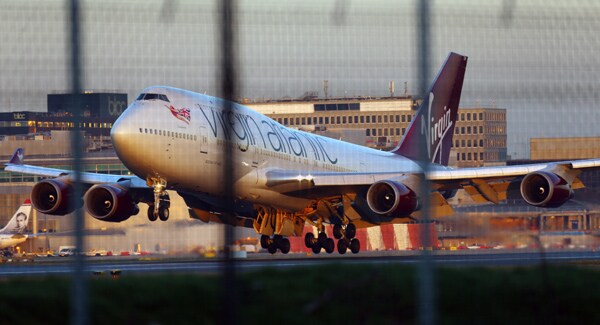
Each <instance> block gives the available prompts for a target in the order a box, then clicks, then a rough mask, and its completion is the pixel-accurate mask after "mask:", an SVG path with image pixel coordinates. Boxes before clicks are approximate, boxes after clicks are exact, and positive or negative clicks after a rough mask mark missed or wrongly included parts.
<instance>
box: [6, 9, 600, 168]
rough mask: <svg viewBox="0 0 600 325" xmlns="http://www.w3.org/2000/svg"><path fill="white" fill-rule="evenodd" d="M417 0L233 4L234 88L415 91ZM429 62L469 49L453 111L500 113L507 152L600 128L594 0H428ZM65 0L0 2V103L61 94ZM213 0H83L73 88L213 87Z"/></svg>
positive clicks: (253, 92) (16, 107)
mask: <svg viewBox="0 0 600 325" xmlns="http://www.w3.org/2000/svg"><path fill="white" fill-rule="evenodd" d="M415 3H416V2H415V1H382V0H375V1H344V0H337V1H317V0H306V1H276V0H266V1H251V0H243V1H239V7H238V16H237V17H238V20H237V23H236V30H237V31H238V34H237V40H238V43H237V44H238V48H237V54H238V61H237V62H238V66H237V67H238V69H237V71H238V75H239V83H240V96H241V97H244V98H273V99H281V98H287V97H292V98H297V97H302V96H303V94H305V93H306V92H317V93H318V94H319V95H320V96H324V93H323V80H328V84H329V96H336V97H341V96H359V95H360V96H373V97H376V96H387V95H388V94H389V91H388V83H389V82H390V81H392V80H393V81H394V82H395V85H396V94H402V93H404V84H405V83H406V85H407V92H408V94H412V95H418V94H417V91H418V89H417V88H418V87H417V82H418V78H417V77H418V69H417V62H418V61H417V58H418V55H420V54H419V53H418V49H417V42H416V41H417V37H418V36H417V27H416V25H417V21H416V19H415V17H417V14H416V7H415ZM430 3H431V17H430V20H429V23H430V26H431V39H430V44H431V53H430V59H431V67H430V69H429V70H430V73H429V75H430V76H431V77H430V80H431V79H433V77H434V76H435V73H436V71H437V70H438V69H439V67H440V65H441V64H442V62H443V60H444V58H445V57H446V56H447V54H448V52H450V51H454V52H458V53H461V54H464V55H467V56H469V65H468V67H467V73H466V77H465V82H464V86H463V96H462V99H461V107H480V106H484V107H500V108H506V109H507V121H508V154H509V155H511V156H512V158H528V156H529V139H530V138H532V137H557V136H600V128H597V127H596V125H597V124H598V121H600V107H599V104H598V103H599V98H598V97H599V95H598V89H599V88H600V87H599V86H600V78H598V69H599V68H598V67H600V56H598V53H599V52H600V38H599V37H597V35H600V20H599V19H597V17H598V15H599V14H600V3H599V2H597V1H578V2H576V3H575V4H574V3H573V2H571V1H559V0H549V1H534V0H530V1H516V0H491V1H471V0H457V1H431V2H430ZM65 8H66V5H65V2H63V1H46V0H23V1H8V0H0V40H2V45H1V46H0V111H3V112H8V111H22V110H30V111H45V110H46V95H47V94H48V93H60V92H66V91H68V89H69V87H70V86H69V82H68V74H69V70H68V56H67V53H68V52H67V51H68V43H67V39H68V33H67V31H68V25H67V22H66V17H67V11H66V10H65ZM217 9H218V8H217V2H216V1H196V0H194V1H192V0H185V1H183V0H176V1H161V0H147V1H115V0H108V1H83V2H82V11H83V33H82V36H83V66H84V79H83V80H84V82H83V84H84V88H85V89H88V90H94V91H117V92H125V93H127V94H128V95H129V100H130V101H131V100H133V99H134V98H135V97H136V95H137V93H139V92H140V91H141V90H142V89H143V88H145V87H147V86H151V85H169V86H174V87H181V88H185V89H190V90H194V91H198V92H202V93H207V94H211V95H218V90H217V89H218V77H219V71H218V66H219V62H220V52H219V48H218V41H219V37H218V31H219V30H218V28H219V27H218V12H217Z"/></svg>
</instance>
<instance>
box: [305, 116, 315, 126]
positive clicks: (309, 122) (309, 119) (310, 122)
mask: <svg viewBox="0 0 600 325" xmlns="http://www.w3.org/2000/svg"><path fill="white" fill-rule="evenodd" d="M316 121H317V118H316V117H315V122H316ZM302 123H304V121H302ZM308 124H309V125H310V124H312V117H309V118H308Z"/></svg>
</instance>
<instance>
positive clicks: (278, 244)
mask: <svg viewBox="0 0 600 325" xmlns="http://www.w3.org/2000/svg"><path fill="white" fill-rule="evenodd" d="M282 240H283V236H281V235H274V236H273V243H274V244H275V247H281V241H282Z"/></svg>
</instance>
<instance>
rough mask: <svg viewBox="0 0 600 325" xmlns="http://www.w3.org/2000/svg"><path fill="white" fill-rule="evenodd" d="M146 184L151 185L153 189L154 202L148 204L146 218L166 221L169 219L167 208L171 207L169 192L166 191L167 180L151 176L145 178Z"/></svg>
mask: <svg viewBox="0 0 600 325" xmlns="http://www.w3.org/2000/svg"><path fill="white" fill-rule="evenodd" d="M146 183H147V184H148V186H151V187H152V188H153V190H154V204H151V203H149V204H148V220H150V221H156V219H160V220H161V221H167V220H168V219H169V208H170V207H171V200H170V199H169V194H168V193H167V191H166V188H167V181H166V180H164V179H162V178H160V177H158V178H155V177H152V178H148V179H146Z"/></svg>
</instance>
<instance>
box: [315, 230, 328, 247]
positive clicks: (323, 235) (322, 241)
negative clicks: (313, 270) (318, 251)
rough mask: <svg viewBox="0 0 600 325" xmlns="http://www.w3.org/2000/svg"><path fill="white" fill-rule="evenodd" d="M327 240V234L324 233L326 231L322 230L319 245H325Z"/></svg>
mask: <svg viewBox="0 0 600 325" xmlns="http://www.w3.org/2000/svg"><path fill="white" fill-rule="evenodd" d="M326 241H327V234H326V233H324V232H320V233H319V237H318V240H317V243H319V246H321V247H325V242H326Z"/></svg>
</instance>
